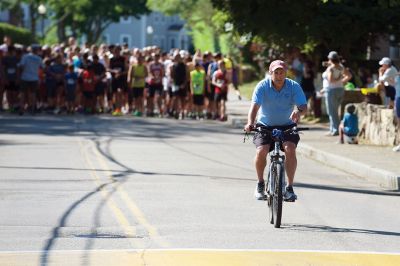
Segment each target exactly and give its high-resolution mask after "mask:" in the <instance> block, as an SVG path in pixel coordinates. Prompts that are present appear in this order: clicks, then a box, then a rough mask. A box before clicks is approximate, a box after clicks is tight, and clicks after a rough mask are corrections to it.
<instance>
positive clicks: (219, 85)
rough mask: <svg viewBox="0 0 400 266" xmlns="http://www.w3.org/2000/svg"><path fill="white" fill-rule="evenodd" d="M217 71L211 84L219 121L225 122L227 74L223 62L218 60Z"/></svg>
mask: <svg viewBox="0 0 400 266" xmlns="http://www.w3.org/2000/svg"><path fill="white" fill-rule="evenodd" d="M218 68H219V69H218V70H217V71H216V72H215V73H214V75H213V78H212V84H213V85H214V86H215V98H214V99H215V103H216V105H217V106H216V109H217V110H218V111H219V120H220V121H226V119H227V117H226V113H225V112H226V106H225V103H226V101H227V99H228V97H227V96H228V84H229V80H228V78H227V72H226V69H225V62H224V61H223V60H220V61H219V62H218Z"/></svg>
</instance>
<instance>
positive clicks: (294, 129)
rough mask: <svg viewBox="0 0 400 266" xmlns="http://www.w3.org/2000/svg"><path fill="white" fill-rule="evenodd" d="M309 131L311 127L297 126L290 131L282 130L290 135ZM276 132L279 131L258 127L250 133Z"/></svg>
mask: <svg viewBox="0 0 400 266" xmlns="http://www.w3.org/2000/svg"><path fill="white" fill-rule="evenodd" d="M309 129H310V128H309V127H297V126H294V127H291V128H289V129H286V130H284V131H282V130H280V131H282V132H283V133H289V132H298V131H304V130H309ZM274 130H278V129H276V128H273V129H268V128H266V127H264V126H258V127H254V128H252V129H251V130H250V131H252V132H267V133H273V131H274Z"/></svg>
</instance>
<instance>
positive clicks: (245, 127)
mask: <svg viewBox="0 0 400 266" xmlns="http://www.w3.org/2000/svg"><path fill="white" fill-rule="evenodd" d="M254 128H255V126H254V124H250V123H247V124H246V125H245V126H244V128H243V130H244V131H246V132H247V133H250V132H251V131H252V130H254Z"/></svg>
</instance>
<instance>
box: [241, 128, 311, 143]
mask: <svg viewBox="0 0 400 266" xmlns="http://www.w3.org/2000/svg"><path fill="white" fill-rule="evenodd" d="M270 128H271V127H270ZM309 129H310V128H308V127H297V126H294V127H291V128H289V129H286V130H284V131H282V130H280V129H277V128H273V129H268V128H266V127H265V126H257V127H252V128H251V130H250V132H264V133H268V134H271V135H272V137H274V138H277V139H280V140H282V139H283V135H284V134H288V133H289V134H299V131H304V130H309ZM246 136H247V137H248V133H247V132H245V136H244V139H243V142H246Z"/></svg>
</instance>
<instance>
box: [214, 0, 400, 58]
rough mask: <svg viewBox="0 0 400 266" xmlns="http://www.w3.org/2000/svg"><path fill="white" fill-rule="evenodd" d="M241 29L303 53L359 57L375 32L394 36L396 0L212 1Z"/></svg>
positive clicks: (399, 28) (397, 31)
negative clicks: (325, 52)
mask: <svg viewBox="0 0 400 266" xmlns="http://www.w3.org/2000/svg"><path fill="white" fill-rule="evenodd" d="M212 3H213V4H214V7H215V8H217V9H218V10H221V11H222V12H224V13H225V14H228V15H229V21H231V22H232V23H233V24H234V27H235V29H236V30H237V31H238V32H239V33H241V34H244V33H249V32H250V33H252V34H253V36H259V37H261V38H262V40H263V41H264V43H266V44H267V45H269V46H270V45H276V46H278V47H280V48H281V49H282V50H284V49H285V48H286V47H287V46H288V45H293V46H299V47H301V48H303V49H305V50H307V51H309V52H311V51H318V50H319V51H326V50H328V49H335V50H338V51H339V52H341V54H343V55H344V56H346V57H360V56H362V55H363V54H364V53H365V51H366V47H367V46H371V47H372V48H374V45H375V43H376V41H377V40H378V37H379V36H382V35H385V34H394V35H395V36H396V38H397V40H400V23H398V14H400V1H398V0H389V1H384V0H324V1H321V0H287V1H281V0H275V1H247V0H246V1H245V0H212Z"/></svg>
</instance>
